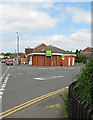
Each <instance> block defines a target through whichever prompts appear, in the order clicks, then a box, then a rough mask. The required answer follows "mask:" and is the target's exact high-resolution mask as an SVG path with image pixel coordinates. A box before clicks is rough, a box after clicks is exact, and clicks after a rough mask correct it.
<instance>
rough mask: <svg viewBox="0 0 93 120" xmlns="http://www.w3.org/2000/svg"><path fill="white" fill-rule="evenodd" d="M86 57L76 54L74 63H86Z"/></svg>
mask: <svg viewBox="0 0 93 120" xmlns="http://www.w3.org/2000/svg"><path fill="white" fill-rule="evenodd" d="M86 59H87V58H86V55H81V54H79V53H78V54H76V60H75V62H78V63H82V62H83V63H85V62H86Z"/></svg>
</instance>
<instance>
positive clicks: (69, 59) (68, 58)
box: [68, 58, 70, 66]
mask: <svg viewBox="0 0 93 120" xmlns="http://www.w3.org/2000/svg"><path fill="white" fill-rule="evenodd" d="M68 66H70V58H68Z"/></svg>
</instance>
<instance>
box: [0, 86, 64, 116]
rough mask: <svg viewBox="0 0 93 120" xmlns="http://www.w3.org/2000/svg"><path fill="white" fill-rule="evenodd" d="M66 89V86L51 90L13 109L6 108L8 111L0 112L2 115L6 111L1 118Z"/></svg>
mask: <svg viewBox="0 0 93 120" xmlns="http://www.w3.org/2000/svg"><path fill="white" fill-rule="evenodd" d="M64 90H65V88H62V89H59V90H56V91H53V92H51V93H48V94H45V95H42V96H40V97H37V98H35V99H32V100H30V101H28V102H26V103H23V104H21V105H18V106H16V107H13V108H11V109H9V110H6V111H4V112H3V113H0V115H3V114H5V113H6V114H5V115H3V116H1V117H0V118H3V117H6V116H8V115H10V114H12V113H14V112H16V111H18V110H20V109H23V108H25V107H27V106H29V105H32V104H34V103H36V102H38V101H40V100H43V99H45V98H47V97H50V96H52V95H55V94H57V93H59V92H62V91H64ZM28 103H29V104H28Z"/></svg>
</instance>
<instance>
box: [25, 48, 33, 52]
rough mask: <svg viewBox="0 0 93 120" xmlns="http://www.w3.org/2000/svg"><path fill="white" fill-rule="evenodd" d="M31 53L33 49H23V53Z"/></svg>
mask: <svg viewBox="0 0 93 120" xmlns="http://www.w3.org/2000/svg"><path fill="white" fill-rule="evenodd" d="M32 51H33V48H25V53H31V52H32Z"/></svg>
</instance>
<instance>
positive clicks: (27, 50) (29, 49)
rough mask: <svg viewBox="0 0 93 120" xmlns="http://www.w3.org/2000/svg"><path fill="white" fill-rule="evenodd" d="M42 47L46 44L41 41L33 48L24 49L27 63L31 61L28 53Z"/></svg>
mask: <svg viewBox="0 0 93 120" xmlns="http://www.w3.org/2000/svg"><path fill="white" fill-rule="evenodd" d="M44 47H46V45H45V44H44V43H42V44H40V45H38V46H36V47H35V48H34V49H33V48H28V49H25V54H26V56H27V63H29V61H32V56H29V55H28V54H31V53H33V52H36V51H38V50H39V49H42V48H44Z"/></svg>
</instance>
